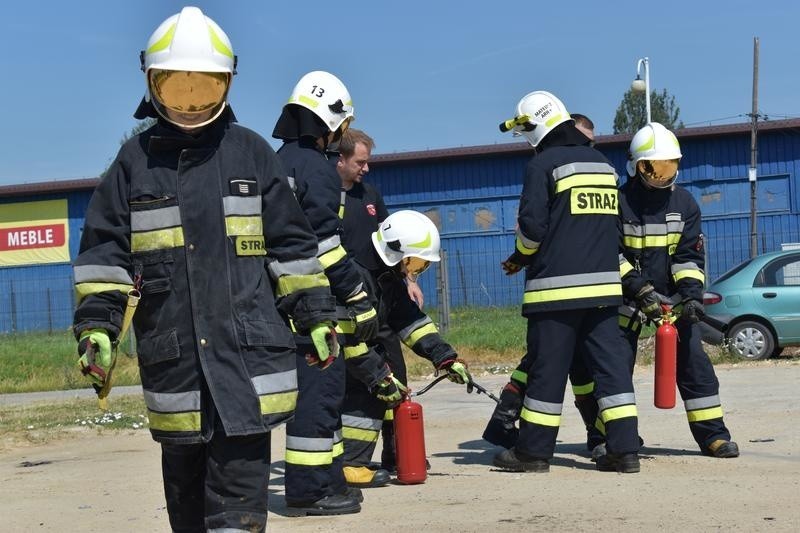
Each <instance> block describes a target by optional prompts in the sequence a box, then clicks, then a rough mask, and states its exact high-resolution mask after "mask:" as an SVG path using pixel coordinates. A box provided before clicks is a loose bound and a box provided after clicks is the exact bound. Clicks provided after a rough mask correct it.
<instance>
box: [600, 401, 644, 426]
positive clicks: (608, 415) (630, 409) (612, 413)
mask: <svg viewBox="0 0 800 533" xmlns="http://www.w3.org/2000/svg"><path fill="white" fill-rule="evenodd" d="M635 416H636V406H635V405H620V406H619V407H610V408H608V409H605V410H603V411H602V412H601V413H600V418H601V419H602V420H603V423H604V424H608V423H609V422H613V421H614V420H619V419H621V418H630V417H635Z"/></svg>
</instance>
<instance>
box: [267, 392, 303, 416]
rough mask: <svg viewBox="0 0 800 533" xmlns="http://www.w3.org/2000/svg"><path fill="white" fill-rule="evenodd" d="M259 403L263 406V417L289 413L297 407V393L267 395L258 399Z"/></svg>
mask: <svg viewBox="0 0 800 533" xmlns="http://www.w3.org/2000/svg"><path fill="white" fill-rule="evenodd" d="M258 402H259V403H260V404H261V414H262V415H272V414H277V413H288V412H290V411H294V408H295V406H296V405H297V391H289V392H280V393H277V394H265V395H264V396H259V397H258Z"/></svg>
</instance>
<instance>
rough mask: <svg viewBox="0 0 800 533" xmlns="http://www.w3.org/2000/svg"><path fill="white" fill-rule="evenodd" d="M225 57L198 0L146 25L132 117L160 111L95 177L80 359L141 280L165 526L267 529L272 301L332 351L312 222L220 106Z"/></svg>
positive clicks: (85, 247)
mask: <svg viewBox="0 0 800 533" xmlns="http://www.w3.org/2000/svg"><path fill="white" fill-rule="evenodd" d="M235 63H236V60H235V56H234V55H233V52H232V49H231V44H230V41H229V40H228V37H227V36H226V35H225V33H224V32H223V31H222V29H221V28H220V27H219V26H217V25H216V24H215V23H214V22H213V21H212V20H211V19H209V18H207V17H205V16H204V15H203V13H202V12H201V11H200V10H199V9H197V8H194V7H187V8H184V9H183V10H182V11H181V12H180V14H178V15H174V16H172V17H170V18H168V19H167V20H166V21H165V22H164V23H162V24H161V26H159V27H158V29H157V30H156V31H155V32H154V33H153V35H152V36H151V37H150V40H149V42H148V44H147V49H146V50H145V51H144V52H143V53H142V69H143V70H144V72H145V75H146V79H147V90H148V93H147V98H146V99H145V100H143V101H142V104H140V107H139V109H138V110H137V113H136V115H135V116H136V118H139V119H142V118H145V117H147V116H149V117H154V118H157V119H158V122H157V124H156V125H154V126H153V127H151V128H150V129H148V130H147V131H145V132H144V133H142V134H140V135H137V136H135V137H133V138H132V139H130V140H129V141H128V142H126V143H125V144H124V145H123V146H122V148H121V149H120V151H119V154H118V155H117V158H116V160H115V161H114V162H113V163H112V165H111V167H110V168H109V170H108V171H107V172H106V174H105V175H104V176H103V179H102V180H101V182H100V184H99V185H98V187H97V189H96V190H95V192H94V194H93V196H92V199H91V201H90V204H89V207H88V210H87V213H86V220H85V225H84V229H83V235H82V237H81V244H80V253H79V255H78V257H77V259H76V260H75V264H74V277H75V289H76V294H77V301H78V304H77V309H76V311H75V323H74V331H75V334H76V336H77V338H78V339H79V348H78V350H79V354H80V356H81V357H80V360H79V361H80V363H81V366H82V367H83V368H84V369H85V373H88V375H89V377H90V378H92V380H93V382H94V383H95V384H97V385H102V384H103V383H104V378H105V375H106V372H108V370H109V367H111V365H112V364H113V357H114V354H113V352H112V348H113V342H114V341H116V340H117V337H118V335H119V334H120V332H121V330H124V329H126V327H125V324H123V316H124V311H125V308H126V300H127V298H126V294H128V293H131V294H133V291H140V292H141V301H140V302H139V305H138V311H136V313H135V315H134V316H133V328H134V330H135V333H136V338H137V341H138V357H139V371H140V374H141V379H142V388H143V389H144V398H145V403H146V405H147V413H148V417H149V423H150V431H151V433H152V436H153V438H154V439H155V440H156V441H158V442H160V443H161V448H162V469H163V478H164V490H165V496H166V501H167V511H168V513H169V519H170V525H171V527H172V529H173V530H174V531H205V530H206V529H209V530H223V529H224V530H231V531H232V530H237V531H241V530H244V529H246V530H248V531H264V528H265V526H266V520H267V494H268V490H267V489H268V482H269V466H270V465H269V455H270V430H271V429H272V428H274V427H275V426H276V425H278V424H280V423H282V422H285V421H286V420H288V419H289V418H290V417H291V416H292V412H293V410H294V405H295V400H296V397H297V378H296V372H295V357H294V343H293V339H292V334H291V331H290V330H289V329H288V328H287V327H286V325H285V323H284V321H283V319H282V317H281V316H280V315H279V310H280V311H282V312H283V313H286V314H288V315H289V316H291V317H292V318H293V320H294V323H295V325H296V327H298V329H300V330H301V331H303V332H311V335H312V337H314V338H315V340H316V342H315V346H317V347H318V350H319V352H318V353H317V356H318V357H319V358H320V359H323V360H328V359H329V358H330V356H331V355H335V354H331V353H330V352H329V351H328V345H329V343H332V342H334V341H335V338H333V337H331V332H332V328H331V326H332V321H333V320H334V317H335V310H334V300H333V297H332V296H331V294H330V289H329V283H328V280H327V279H326V278H325V276H324V274H323V271H322V267H321V265H320V263H319V260H317V258H316V241H315V239H314V235H313V233H312V231H311V228H310V227H309V225H308V222H307V221H306V219H305V217H304V216H303V212H302V210H301V209H300V208H299V207H298V206H297V204H296V202H295V201H294V199H293V197H292V191H291V189H290V188H289V186H288V184H287V183H286V180H285V172H284V170H283V167H282V166H281V164H280V161H279V160H278V157H277V156H276V155H275V153H274V152H273V151H272V149H271V148H270V146H269V144H268V143H267V142H266V141H265V140H264V139H263V138H261V137H260V136H258V135H256V134H255V133H253V132H252V131H250V130H247V129H245V128H242V127H240V126H237V125H236V124H234V117H233V114H232V112H231V111H230V109H229V108H228V106H227V105H226V99H227V92H228V88H229V86H230V83H231V79H232V77H233V74H234V69H235ZM266 250H269V255H267V252H266ZM326 337H328V338H327V339H326ZM326 340H327V342H326ZM90 346H91V348H92V349H90Z"/></svg>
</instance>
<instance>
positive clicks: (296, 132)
mask: <svg viewBox="0 0 800 533" xmlns="http://www.w3.org/2000/svg"><path fill="white" fill-rule="evenodd" d="M329 132H330V129H328V126H327V125H325V123H324V122H322V119H321V118H319V117H318V116H317V115H316V114H315V113H314V112H313V111H311V110H310V109H307V108H305V107H303V106H300V105H297V104H286V105H285V106H283V111H282V112H281V116H280V117H279V118H278V122H276V123H275V129H273V130H272V136H273V137H274V138H276V139H281V140H284V141H295V140H297V139H300V138H302V137H312V138H314V139H320V138H324V137H327V136H328V133H329Z"/></svg>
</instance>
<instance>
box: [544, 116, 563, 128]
mask: <svg viewBox="0 0 800 533" xmlns="http://www.w3.org/2000/svg"><path fill="white" fill-rule="evenodd" d="M562 116H563V115H561V114H560V113H559V114H558V115H556V116H554V117H551V118H550V119H548V120H547V122H545V123H544V125H545V126H547V127H548V128H549V127H550V126H552V125H553V124H556V123H557V122H558V121H560V120H561V117H562Z"/></svg>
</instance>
